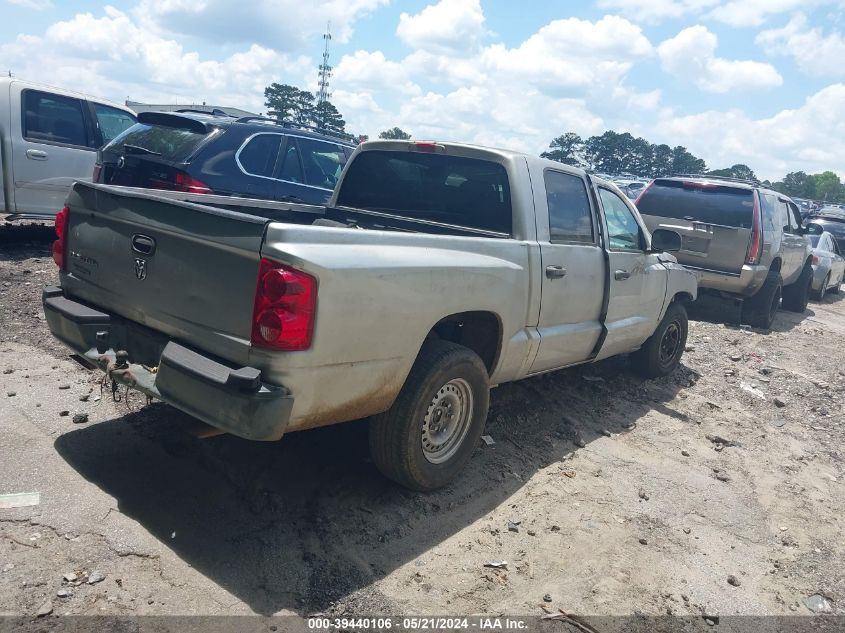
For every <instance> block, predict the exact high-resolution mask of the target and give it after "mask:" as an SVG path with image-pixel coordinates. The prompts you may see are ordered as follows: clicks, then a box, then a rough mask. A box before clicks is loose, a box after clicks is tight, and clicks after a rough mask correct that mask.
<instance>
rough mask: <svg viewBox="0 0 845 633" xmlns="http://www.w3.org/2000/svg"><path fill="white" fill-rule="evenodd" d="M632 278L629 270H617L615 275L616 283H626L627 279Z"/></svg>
mask: <svg viewBox="0 0 845 633" xmlns="http://www.w3.org/2000/svg"><path fill="white" fill-rule="evenodd" d="M630 276H631V273H629V272H628V271H627V270H617V271H616V272H615V273H613V278H614V279H615V280H616V281H624V280H625V279H628V278H629V277H630Z"/></svg>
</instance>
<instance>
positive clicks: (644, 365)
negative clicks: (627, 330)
mask: <svg viewBox="0 0 845 633" xmlns="http://www.w3.org/2000/svg"><path fill="white" fill-rule="evenodd" d="M688 331H689V320H688V319H687V310H686V308H685V307H684V305H683V304H682V303H673V304H671V305H670V306H669V308H668V309H667V310H666V315H665V316H664V317H663V320H662V321H661V322H660V324H659V325H658V326H657V329H656V330H655V331H654V334H652V335H651V337H650V338H649V339H648V340H647V341H646V342H645V343H644V344H643V346H642V347H641V348H640V349H639V350H637V351H636V352H634V353H633V354H632V355H631V362H632V366H633V368H634V370H635V371H636V372H637V373H639V374H641V375H643V376H645V377H647V378H659V377H660V376H667V375H669V374H671V373H672V372H673V371H675V369H676V368H677V367H678V364H679V363H680V362H681V356H682V355H683V353H684V348H685V347H686V345H687V332H688Z"/></svg>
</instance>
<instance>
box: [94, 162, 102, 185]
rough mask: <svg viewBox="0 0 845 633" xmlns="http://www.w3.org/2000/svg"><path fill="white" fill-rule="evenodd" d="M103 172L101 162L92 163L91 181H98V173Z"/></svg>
mask: <svg viewBox="0 0 845 633" xmlns="http://www.w3.org/2000/svg"><path fill="white" fill-rule="evenodd" d="M102 173H103V163H94V174H93V175H92V176H91V181H92V182H100V174H102Z"/></svg>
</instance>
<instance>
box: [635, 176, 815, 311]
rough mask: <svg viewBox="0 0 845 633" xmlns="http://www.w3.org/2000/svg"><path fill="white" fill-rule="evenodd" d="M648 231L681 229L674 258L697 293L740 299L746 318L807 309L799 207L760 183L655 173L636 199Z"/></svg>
mask: <svg viewBox="0 0 845 633" xmlns="http://www.w3.org/2000/svg"><path fill="white" fill-rule="evenodd" d="M636 204H637V207H638V209H639V210H640V213H642V215H643V219H644V220H645V223H646V226H648V227H649V228H650V229H656V228H670V229H672V230H675V231H678V232H679V233H680V234H681V236H682V238H683V245H682V247H681V250H680V252H679V253H678V261H679V262H680V263H682V264H683V265H684V266H686V267H687V268H689V269H691V270H695V271H696V272H697V273H698V275H699V288H700V290H701V292H702V293H710V294H715V295H718V296H720V297H723V298H727V299H739V300H741V301H742V311H743V320H744V322H746V323H748V324H750V325H753V326H756V327H761V328H769V327H771V324H772V321H773V320H774V317H775V314H776V312H777V310H778V308H779V307H781V306H782V307H783V308H784V309H786V310H791V311H793V312H804V310H805V309H806V308H807V302H808V300H809V295H810V290H811V284H812V282H813V275H814V272H813V259H812V252H811V250H812V246H811V243H810V240H809V239H808V238H807V237H806V235H805V229H804V228H803V227H802V224H801V216H800V213H799V211H798V207H797V205H796V204H795V203H794V202H793V201H792V200H790V199H789V198H788V197H786V196H785V195H783V194H780V193H778V192H776V191H774V190H771V189H767V188H766V187H764V186H762V185H760V184H759V183H755V182H751V181H738V180H735V179H728V178H718V177H713V176H700V177H677V178H658V179H656V180H654V181H652V183H651V184H650V185H649V186H648V187H647V188H646V189H645V191H643V193H642V195H640V197H639V198H638V199H637V202H636Z"/></svg>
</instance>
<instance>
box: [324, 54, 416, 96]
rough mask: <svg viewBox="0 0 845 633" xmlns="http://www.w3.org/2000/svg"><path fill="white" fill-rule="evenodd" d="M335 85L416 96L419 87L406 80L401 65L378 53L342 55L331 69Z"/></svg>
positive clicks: (406, 75) (406, 77)
mask: <svg viewBox="0 0 845 633" xmlns="http://www.w3.org/2000/svg"><path fill="white" fill-rule="evenodd" d="M334 83H335V84H336V85H339V86H344V87H345V88H348V89H351V90H354V89H356V88H360V87H365V88H369V89H383V90H398V91H400V92H402V93H404V94H419V93H420V92H421V90H420V87H419V86H418V85H416V84H415V83H414V82H413V81H410V80H409V79H408V70H407V68H405V66H404V64H401V63H398V62H393V61H388V60H387V59H385V57H384V53H382V52H381V51H374V52H368V51H356V52H355V53H353V54H352V55H344V56H343V57H342V58H341V60H340V62H339V63H338V64H337V66H335V67H334Z"/></svg>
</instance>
